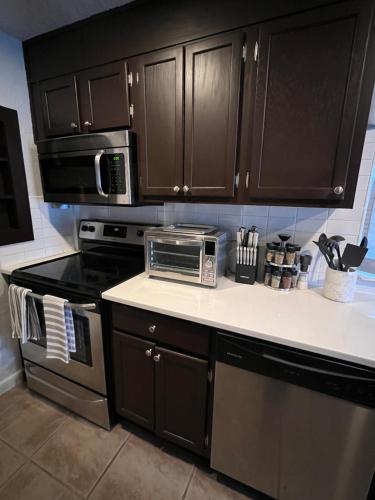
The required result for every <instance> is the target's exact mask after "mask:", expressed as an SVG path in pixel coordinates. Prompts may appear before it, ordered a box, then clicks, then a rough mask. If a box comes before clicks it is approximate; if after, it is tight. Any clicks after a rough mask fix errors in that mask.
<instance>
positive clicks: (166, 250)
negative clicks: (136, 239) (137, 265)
mask: <svg viewBox="0 0 375 500" xmlns="http://www.w3.org/2000/svg"><path fill="white" fill-rule="evenodd" d="M146 248H147V254H146V273H147V274H148V275H149V276H156V277H160V278H169V279H176V280H180V281H189V282H191V283H201V282H202V259H203V248H204V241H203V240H202V239H192V238H188V239H185V238H180V237H179V238H172V239H171V238H164V237H154V236H151V235H150V236H146Z"/></svg>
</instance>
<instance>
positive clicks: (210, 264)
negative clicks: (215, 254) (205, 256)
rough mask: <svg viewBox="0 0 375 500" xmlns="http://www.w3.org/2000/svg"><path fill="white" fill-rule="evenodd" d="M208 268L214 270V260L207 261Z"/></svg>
mask: <svg viewBox="0 0 375 500" xmlns="http://www.w3.org/2000/svg"><path fill="white" fill-rule="evenodd" d="M206 268H207V269H212V260H207V261H206Z"/></svg>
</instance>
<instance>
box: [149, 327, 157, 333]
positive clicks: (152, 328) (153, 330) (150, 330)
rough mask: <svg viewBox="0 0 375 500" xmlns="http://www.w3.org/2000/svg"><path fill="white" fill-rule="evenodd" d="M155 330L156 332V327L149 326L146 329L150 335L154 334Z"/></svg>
mask: <svg viewBox="0 0 375 500" xmlns="http://www.w3.org/2000/svg"><path fill="white" fill-rule="evenodd" d="M155 330H156V325H150V326H149V327H148V331H149V332H150V333H155Z"/></svg>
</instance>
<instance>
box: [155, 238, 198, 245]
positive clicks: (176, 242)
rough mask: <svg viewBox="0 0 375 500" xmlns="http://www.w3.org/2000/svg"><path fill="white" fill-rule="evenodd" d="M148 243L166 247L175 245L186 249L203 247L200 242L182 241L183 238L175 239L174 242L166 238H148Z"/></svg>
mask: <svg viewBox="0 0 375 500" xmlns="http://www.w3.org/2000/svg"><path fill="white" fill-rule="evenodd" d="M148 240H149V241H152V242H154V243H165V244H166V245H177V246H180V245H182V246H186V247H201V246H203V241H202V240H184V239H183V238H177V239H175V240H173V239H170V238H169V239H168V238H148Z"/></svg>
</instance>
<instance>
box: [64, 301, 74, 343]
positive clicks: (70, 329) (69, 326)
mask: <svg viewBox="0 0 375 500" xmlns="http://www.w3.org/2000/svg"><path fill="white" fill-rule="evenodd" d="M64 315H65V329H66V336H67V338H68V349H69V352H76V333H75V331H74V321H73V312H72V308H71V307H69V306H67V305H65V307H64Z"/></svg>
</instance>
